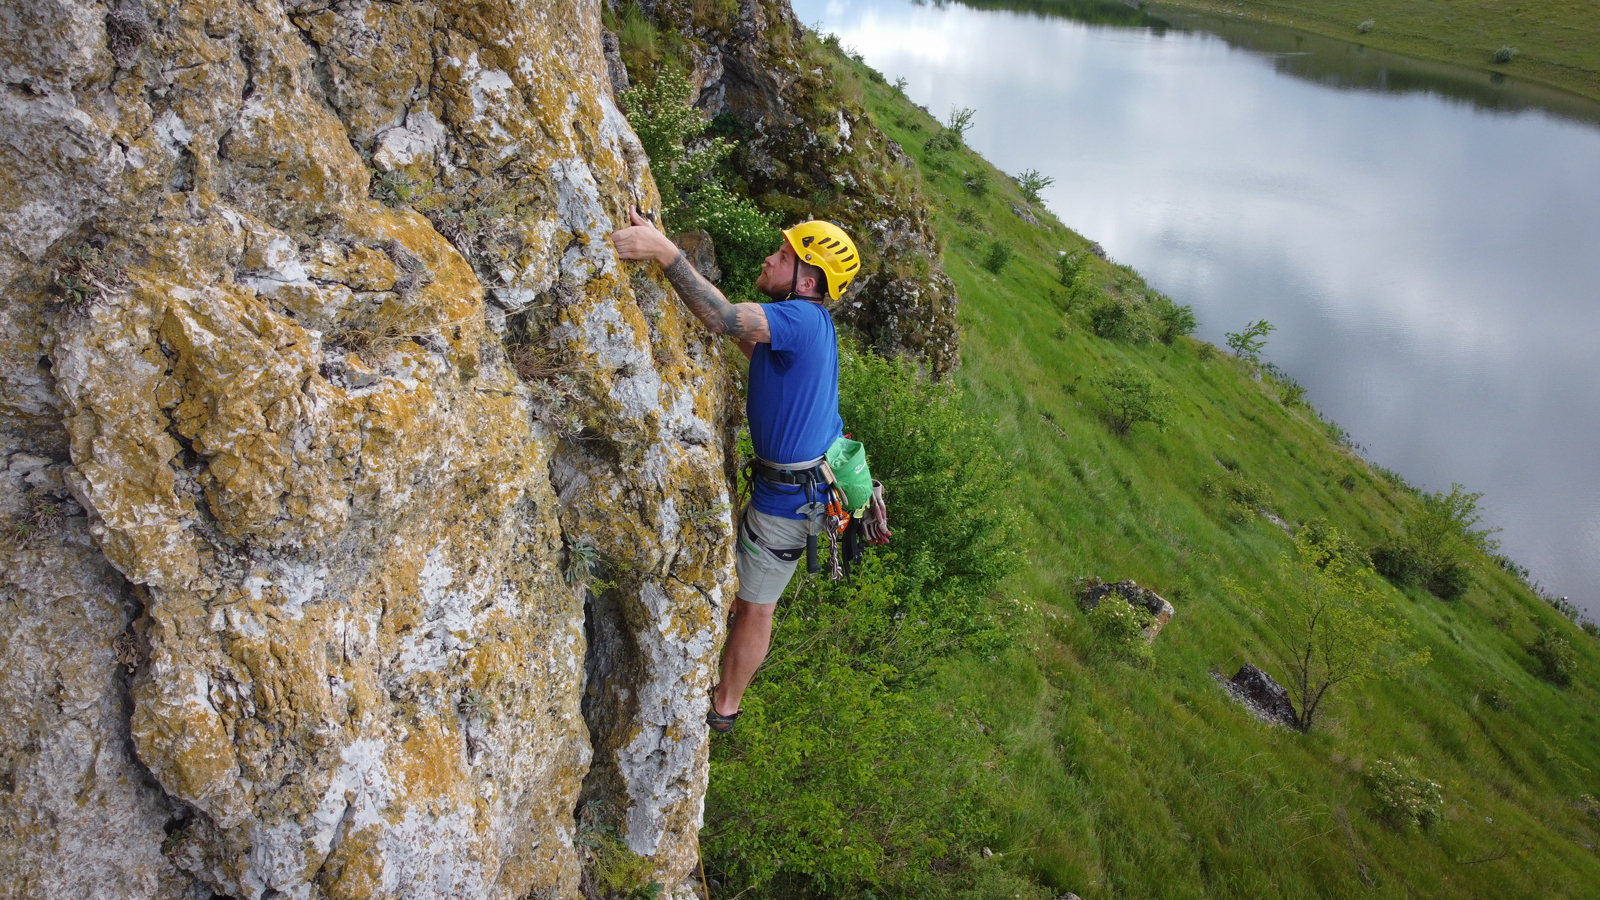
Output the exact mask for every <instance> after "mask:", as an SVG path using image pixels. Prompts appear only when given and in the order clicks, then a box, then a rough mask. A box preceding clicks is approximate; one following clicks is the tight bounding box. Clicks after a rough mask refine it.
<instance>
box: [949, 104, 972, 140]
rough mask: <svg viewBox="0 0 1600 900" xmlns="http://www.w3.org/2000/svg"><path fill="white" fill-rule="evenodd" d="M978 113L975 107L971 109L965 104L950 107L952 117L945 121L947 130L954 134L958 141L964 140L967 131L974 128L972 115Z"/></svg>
mask: <svg viewBox="0 0 1600 900" xmlns="http://www.w3.org/2000/svg"><path fill="white" fill-rule="evenodd" d="M977 114H978V111H977V110H975V109H969V108H967V107H965V106H952V107H951V108H950V118H948V119H946V120H945V123H944V127H945V130H947V131H949V132H950V133H951V134H954V135H955V136H956V141H957V142H958V143H960V142H963V141H965V140H966V138H967V132H968V131H969V130H970V129H971V128H972V117H973V116H975V115H977Z"/></svg>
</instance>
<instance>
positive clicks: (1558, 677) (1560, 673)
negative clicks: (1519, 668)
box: [1528, 626, 1578, 687]
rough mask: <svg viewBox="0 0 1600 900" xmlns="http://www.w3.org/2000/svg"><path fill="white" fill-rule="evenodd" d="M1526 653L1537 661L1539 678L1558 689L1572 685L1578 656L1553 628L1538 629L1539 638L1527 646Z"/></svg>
mask: <svg viewBox="0 0 1600 900" xmlns="http://www.w3.org/2000/svg"><path fill="white" fill-rule="evenodd" d="M1528 653H1530V654H1532V656H1533V658H1534V659H1536V660H1538V661H1539V677H1541V678H1543V679H1544V680H1545V681H1548V682H1550V683H1551V684H1554V685H1557V686H1559V687H1566V686H1567V685H1569V684H1571V683H1572V673H1573V672H1574V671H1576V670H1577V668H1578V655H1577V654H1576V653H1574V652H1573V651H1572V644H1571V643H1570V642H1568V641H1567V639H1566V638H1564V637H1562V636H1561V634H1560V633H1559V632H1557V631H1556V630H1555V629H1554V628H1551V627H1549V626H1545V627H1544V628H1541V629H1539V636H1538V637H1536V638H1534V639H1533V643H1532V644H1529V645H1528Z"/></svg>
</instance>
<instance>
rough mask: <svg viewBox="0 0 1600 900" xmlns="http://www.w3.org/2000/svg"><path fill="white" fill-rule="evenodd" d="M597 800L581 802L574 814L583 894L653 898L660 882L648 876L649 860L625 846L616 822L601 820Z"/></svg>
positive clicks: (620, 899)
mask: <svg viewBox="0 0 1600 900" xmlns="http://www.w3.org/2000/svg"><path fill="white" fill-rule="evenodd" d="M609 812H610V810H608V809H601V808H600V806H599V805H598V804H595V803H588V804H585V805H584V807H583V809H582V810H581V811H580V812H579V814H578V833H577V836H576V838H575V839H574V841H573V843H575V844H577V845H578V848H579V850H578V852H579V857H580V859H582V861H583V864H584V865H583V881H584V887H585V888H586V890H585V891H584V894H585V896H591V897H593V896H598V897H599V898H603V900H656V898H657V897H660V896H661V893H662V891H663V890H664V886H663V885H662V884H661V882H659V881H655V880H653V879H652V878H651V872H652V868H651V865H650V861H649V860H647V859H645V858H644V857H642V856H640V855H638V854H637V853H634V852H633V851H632V850H629V849H628V845H627V844H626V843H624V842H623V840H622V835H621V834H620V833H619V832H618V831H617V828H616V826H614V825H611V824H610V823H608V822H606V821H604V816H603V814H605V813H609Z"/></svg>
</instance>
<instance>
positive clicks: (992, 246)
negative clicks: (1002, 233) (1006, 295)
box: [978, 238, 1012, 275]
mask: <svg viewBox="0 0 1600 900" xmlns="http://www.w3.org/2000/svg"><path fill="white" fill-rule="evenodd" d="M1011 256H1012V250H1011V243H1010V242H1009V241H1006V240H1002V239H1001V238H995V239H994V240H993V241H991V242H990V243H989V246H988V247H987V248H985V250H984V251H983V258H982V259H981V260H979V261H978V264H979V265H981V266H983V268H984V269H985V270H987V271H989V272H992V273H993V274H995V275H999V274H1000V270H1002V269H1004V268H1005V267H1006V263H1009V262H1011Z"/></svg>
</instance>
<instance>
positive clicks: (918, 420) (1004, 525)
mask: <svg viewBox="0 0 1600 900" xmlns="http://www.w3.org/2000/svg"><path fill="white" fill-rule="evenodd" d="M839 368H840V371H839V413H840V415H841V416H843V417H844V422H845V431H847V432H850V433H852V434H853V435H854V436H855V439H856V440H858V441H861V442H862V443H863V444H865V445H866V447H867V459H868V461H869V462H870V464H871V466H872V474H873V477H874V478H877V479H878V480H879V481H882V482H883V484H884V488H885V492H886V495H887V500H888V504H889V515H890V525H891V527H892V528H893V529H894V543H893V544H892V545H891V546H892V547H893V548H894V551H895V553H896V554H897V555H898V556H899V558H900V559H901V560H902V571H903V572H905V573H908V574H909V575H914V576H915V577H916V578H917V579H918V580H920V581H922V582H924V583H932V582H938V583H939V584H940V585H941V591H942V592H943V593H945V594H946V595H950V596H965V597H970V598H971V602H974V603H976V602H979V601H980V600H981V598H982V597H983V596H984V595H986V594H987V593H988V592H989V591H990V590H991V589H993V587H994V585H995V584H996V583H997V582H998V581H999V580H1000V579H1001V578H1003V577H1005V576H1006V575H1007V574H1008V573H1010V572H1011V571H1012V568H1013V567H1014V566H1015V565H1016V563H1017V561H1018V560H1019V559H1020V550H1019V549H1018V548H1017V546H1016V534H1017V529H1018V528H1019V521H1018V516H1017V512H1016V509H1015V505H1014V503H1013V502H1012V498H1011V495H1010V492H1011V487H1010V485H1011V473H1010V466H1009V465H1008V464H1007V463H1006V461H1005V460H1004V459H1003V458H1002V457H1001V455H1000V453H999V451H998V449H997V448H996V446H995V438H994V432H993V429H992V428H991V427H990V426H989V425H988V424H987V423H985V422H983V421H982V420H980V419H978V418H976V417H974V416H973V415H972V414H970V413H969V412H967V410H966V409H965V408H964V407H963V404H962V398H961V391H960V388H958V387H957V386H956V383H955V382H954V381H948V380H947V381H941V382H934V381H930V380H929V379H927V378H926V377H925V376H923V375H920V374H918V372H917V370H916V367H915V364H914V363H913V362H911V361H910V360H888V359H884V358H882V357H879V356H876V355H874V354H870V353H862V352H855V351H850V350H846V351H844V352H842V353H841V354H840V367H839Z"/></svg>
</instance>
